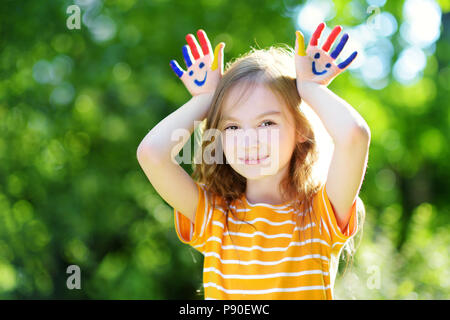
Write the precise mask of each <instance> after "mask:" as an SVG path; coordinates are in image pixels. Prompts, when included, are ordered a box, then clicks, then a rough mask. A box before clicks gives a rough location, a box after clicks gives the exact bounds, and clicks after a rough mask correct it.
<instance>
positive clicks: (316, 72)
mask: <svg viewBox="0 0 450 320" xmlns="http://www.w3.org/2000/svg"><path fill="white" fill-rule="evenodd" d="M312 72H313V73H314V74H317V75H321V74H324V73H325V72H327V70H322V71H320V72H319V71H317V70H316V62H315V61H313V63H312Z"/></svg>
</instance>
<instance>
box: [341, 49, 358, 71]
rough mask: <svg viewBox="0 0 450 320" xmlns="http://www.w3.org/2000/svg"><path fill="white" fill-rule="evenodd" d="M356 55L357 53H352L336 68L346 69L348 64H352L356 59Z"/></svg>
mask: <svg viewBox="0 0 450 320" xmlns="http://www.w3.org/2000/svg"><path fill="white" fill-rule="evenodd" d="M357 54H358V52H357V51H354V52H353V53H352V54H351V55H350V57H348V58H347V59H345V61H343V62H341V63H339V64H338V68H339V69H345V68H346V67H348V65H349V64H350V63H352V61H353V60H354V59H355V58H356V55H357Z"/></svg>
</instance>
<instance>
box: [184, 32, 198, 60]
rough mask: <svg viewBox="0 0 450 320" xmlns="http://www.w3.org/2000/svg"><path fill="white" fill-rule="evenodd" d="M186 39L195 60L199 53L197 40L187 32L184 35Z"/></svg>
mask: <svg viewBox="0 0 450 320" xmlns="http://www.w3.org/2000/svg"><path fill="white" fill-rule="evenodd" d="M186 41H187V43H188V45H189V48H190V49H191V52H192V56H193V57H194V59H195V60H197V59H199V58H200V54H199V53H198V48H199V46H198V42H197V40H195V38H194V35H193V34H191V33H189V34H188V35H186Z"/></svg>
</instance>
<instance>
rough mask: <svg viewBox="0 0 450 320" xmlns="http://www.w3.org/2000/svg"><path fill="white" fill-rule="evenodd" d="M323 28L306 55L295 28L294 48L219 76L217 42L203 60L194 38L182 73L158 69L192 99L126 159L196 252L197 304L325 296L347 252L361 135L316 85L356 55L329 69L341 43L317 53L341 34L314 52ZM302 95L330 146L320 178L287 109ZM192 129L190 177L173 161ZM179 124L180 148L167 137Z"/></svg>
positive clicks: (361, 127)
mask: <svg viewBox="0 0 450 320" xmlns="http://www.w3.org/2000/svg"><path fill="white" fill-rule="evenodd" d="M324 27H325V24H324V23H322V24H320V25H319V27H318V28H317V30H316V32H315V33H314V34H313V36H312V38H311V41H310V44H309V46H308V48H307V50H305V48H304V39H303V35H302V34H301V32H299V31H297V32H296V36H297V39H296V44H295V52H292V49H291V48H289V47H287V48H281V47H280V48H276V47H271V48H269V49H267V50H255V49H253V50H251V51H250V52H248V53H247V54H245V55H243V56H241V57H240V58H238V59H236V60H235V61H234V62H233V63H230V64H228V65H227V68H226V72H225V73H224V72H223V49H224V46H225V44H224V43H219V44H218V45H217V47H216V48H215V50H214V53H213V52H212V47H211V44H210V42H209V40H208V38H207V36H206V34H205V32H204V31H203V30H199V31H198V32H197V37H198V39H199V42H200V46H199V44H198V43H197V41H196V39H195V38H194V36H193V35H192V34H188V35H187V36H186V40H187V43H188V46H184V47H183V57H184V60H185V62H186V66H187V70H186V71H185V70H183V69H181V68H180V66H179V65H178V63H177V62H176V61H174V60H172V61H171V62H170V65H171V66H172V69H173V70H174V71H175V73H176V74H177V75H178V76H179V77H180V78H181V80H182V82H183V83H184V84H185V86H186V88H187V89H188V91H189V92H190V93H191V94H192V98H191V99H190V100H189V101H188V102H187V103H186V104H184V105H183V106H182V107H180V108H179V109H178V110H177V111H175V112H173V113H172V114H170V115H169V116H167V117H166V118H165V119H164V120H162V121H161V122H160V123H158V125H156V126H155V127H154V128H153V129H152V130H151V131H150V132H149V133H148V134H147V136H146V137H145V138H144V140H143V141H142V142H141V144H140V145H139V148H138V151H137V157H138V160H139V163H140V165H141V167H142V169H143V170H144V172H145V174H146V175H147V177H148V179H149V180H150V182H151V183H152V185H153V186H154V188H155V189H156V191H157V192H158V193H159V194H160V196H161V197H162V198H163V199H164V200H166V201H167V203H169V204H170V205H171V206H172V207H173V208H174V222H175V228H176V232H177V235H178V237H179V239H180V240H181V241H182V242H183V243H186V244H189V245H191V246H192V247H194V248H195V249H197V250H198V251H200V252H201V253H202V254H203V255H204V268H203V287H204V289H205V290H204V294H205V299H333V286H334V281H335V277H336V273H337V268H338V262H339V256H340V254H341V251H342V249H343V247H344V245H346V248H347V249H348V250H349V251H350V252H351V251H352V249H354V248H353V247H352V240H353V237H354V235H355V234H356V232H357V231H358V230H360V229H361V228H362V224H363V221H364V207H363V204H362V201H361V199H360V198H359V197H358V193H359V190H360V188H361V184H362V180H363V177H364V173H365V169H366V164H367V158H368V150H369V142H370V130H369V128H368V125H367V124H366V122H365V121H364V120H363V119H362V117H361V116H360V115H359V114H358V113H357V112H356V110H355V109H353V108H352V107H351V106H350V105H349V104H348V103H346V102H345V101H344V100H342V99H341V98H339V97H338V96H336V95H335V94H334V93H332V92H331V91H330V90H329V89H327V87H326V86H327V85H328V84H329V83H330V82H331V81H332V80H333V79H334V77H335V76H336V75H338V74H339V73H340V72H342V71H343V70H345V68H347V67H348V65H349V64H350V63H351V62H352V60H353V59H354V58H355V56H356V52H355V53H353V54H352V55H351V56H350V57H349V58H348V59H346V60H345V61H343V62H341V63H339V64H337V65H336V64H335V62H334V60H335V59H336V58H337V56H338V54H339V53H340V51H341V50H342V48H343V46H344V45H345V43H346V41H347V39H348V35H347V34H344V35H343V36H342V38H341V40H340V42H339V43H338V45H337V46H336V48H335V49H334V50H333V51H332V53H331V54H329V53H328V51H329V50H330V48H331V46H332V44H333V42H334V40H335V39H336V38H337V36H338V34H339V33H340V31H341V28H340V27H336V28H334V29H333V31H332V32H331V34H330V36H329V37H328V39H327V41H326V42H325V43H324V44H323V46H322V47H321V48H319V46H318V39H319V37H320V34H321V32H322V30H323V29H324ZM200 48H201V50H200ZM302 99H303V100H304V101H305V102H306V103H307V104H308V105H309V106H310V107H311V108H312V109H313V110H314V111H315V113H316V114H317V115H318V117H319V118H320V120H321V121H322V123H323V125H324V127H325V128H326V130H327V131H328V133H329V134H330V136H331V138H332V140H333V143H334V151H333V154H332V159H331V163H330V166H329V171H328V175H327V177H326V181H324V182H323V181H316V180H315V179H314V177H313V175H312V171H313V167H314V164H315V162H316V160H317V158H318V155H317V149H318V148H317V147H318V146H317V144H316V138H315V133H314V131H313V129H312V126H311V124H310V122H309V120H308V119H307V117H306V116H305V114H304V113H303V112H302V110H301V109H300V108H299V106H300V102H301V100H302ZM201 121H203V122H202V123H201V126H200V128H199V129H200V133H203V138H202V140H201V146H202V148H201V149H200V154H199V153H197V154H196V155H195V165H194V166H195V170H194V173H193V177H191V176H189V175H188V174H187V173H186V172H185V171H184V170H183V168H181V166H180V165H179V164H178V163H177V162H176V161H174V157H175V156H176V155H177V154H178V153H179V151H180V150H181V148H182V147H183V146H184V145H185V143H186V142H187V141H188V139H189V137H190V135H191V134H192V132H193V131H194V129H195V127H196V125H195V126H194V124H198V123H200V122H201ZM180 128H182V129H185V130H186V134H185V135H184V136H183V140H182V142H181V143H179V142H178V141H172V133H174V132H175V130H177V129H180ZM209 135H212V136H211V137H209ZM183 154H184V152H183ZM211 159H212V161H211ZM358 215H360V217H359V218H358Z"/></svg>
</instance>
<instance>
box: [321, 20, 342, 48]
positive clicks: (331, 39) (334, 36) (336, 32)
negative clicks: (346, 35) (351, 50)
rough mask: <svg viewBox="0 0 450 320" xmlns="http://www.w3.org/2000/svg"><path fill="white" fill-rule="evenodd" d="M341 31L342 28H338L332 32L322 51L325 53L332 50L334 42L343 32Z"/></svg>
mask: <svg viewBox="0 0 450 320" xmlns="http://www.w3.org/2000/svg"><path fill="white" fill-rule="evenodd" d="M341 30H342V27H341V26H336V27H334V28H333V31H331V33H330V35H329V36H328V39H327V41H326V42H325V43H324V45H323V46H322V50H324V51H325V52H328V50H330V48H331V46H332V44H333V42H334V40H336V38H337V36H338V35H339V33H340V32H341Z"/></svg>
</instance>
